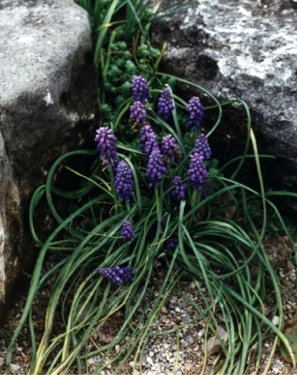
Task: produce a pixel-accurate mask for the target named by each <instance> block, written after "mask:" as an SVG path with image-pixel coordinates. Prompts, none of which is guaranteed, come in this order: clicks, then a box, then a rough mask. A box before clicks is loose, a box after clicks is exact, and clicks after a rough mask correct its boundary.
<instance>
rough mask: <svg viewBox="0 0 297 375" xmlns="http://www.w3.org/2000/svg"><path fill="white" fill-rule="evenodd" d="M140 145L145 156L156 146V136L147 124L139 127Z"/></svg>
mask: <svg viewBox="0 0 297 375" xmlns="http://www.w3.org/2000/svg"><path fill="white" fill-rule="evenodd" d="M140 147H141V150H142V151H143V152H144V153H145V154H146V156H147V157H149V156H150V154H151V152H152V151H153V149H154V148H158V141H157V136H156V134H155V132H154V131H153V129H152V127H151V126H150V125H149V124H146V125H144V126H143V127H142V128H141V129H140Z"/></svg>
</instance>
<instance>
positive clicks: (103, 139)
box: [95, 127, 118, 166]
mask: <svg viewBox="0 0 297 375" xmlns="http://www.w3.org/2000/svg"><path fill="white" fill-rule="evenodd" d="M115 141H116V137H115V135H114V134H113V132H112V130H111V129H109V128H105V127H101V128H99V129H97V130H96V137H95V142H96V143H97V150H98V151H99V155H100V157H101V158H102V160H103V162H104V163H105V164H106V165H108V166H110V165H115V164H116V163H117V162H118V154H117V152H116V146H115Z"/></svg>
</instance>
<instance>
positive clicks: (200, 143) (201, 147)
mask: <svg viewBox="0 0 297 375" xmlns="http://www.w3.org/2000/svg"><path fill="white" fill-rule="evenodd" d="M195 151H196V152H198V153H199V154H201V155H202V156H203V157H204V160H208V159H210V157H211V154H212V152H211V148H210V146H209V143H208V139H207V138H206V137H205V135H204V134H203V133H202V134H200V136H199V137H198V138H197V141H196V144H195Z"/></svg>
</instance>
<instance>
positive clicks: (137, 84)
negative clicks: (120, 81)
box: [131, 76, 150, 102]
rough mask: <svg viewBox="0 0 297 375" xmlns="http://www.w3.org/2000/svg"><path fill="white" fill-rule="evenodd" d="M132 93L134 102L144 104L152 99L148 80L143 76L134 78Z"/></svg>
mask: <svg viewBox="0 0 297 375" xmlns="http://www.w3.org/2000/svg"><path fill="white" fill-rule="evenodd" d="M131 91H132V96H133V98H134V100H137V101H139V102H144V101H145V100H148V99H149V98H150V91H149V88H148V84H147V80H146V79H145V78H143V77H141V76H134V77H133V78H132V82H131Z"/></svg>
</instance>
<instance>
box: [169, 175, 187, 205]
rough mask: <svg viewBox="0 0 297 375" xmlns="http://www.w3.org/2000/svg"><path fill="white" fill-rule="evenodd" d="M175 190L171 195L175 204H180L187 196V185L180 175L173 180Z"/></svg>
mask: <svg viewBox="0 0 297 375" xmlns="http://www.w3.org/2000/svg"><path fill="white" fill-rule="evenodd" d="M172 185H173V190H172V191H171V196H172V198H173V200H174V203H175V206H179V204H180V202H181V201H182V200H184V199H185V198H186V185H185V184H184V183H183V180H182V179H181V177H179V176H175V177H174V178H173V180H172Z"/></svg>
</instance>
